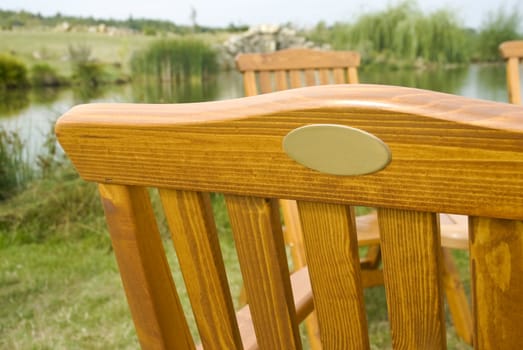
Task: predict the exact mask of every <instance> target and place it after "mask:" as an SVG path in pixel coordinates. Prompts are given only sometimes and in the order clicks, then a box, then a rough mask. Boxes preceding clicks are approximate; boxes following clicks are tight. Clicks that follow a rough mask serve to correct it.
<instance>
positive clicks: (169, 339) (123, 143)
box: [56, 85, 523, 350]
mask: <svg viewBox="0 0 523 350" xmlns="http://www.w3.org/2000/svg"><path fill="white" fill-rule="evenodd" d="M521 118H523V108H521V107H520V106H515V105H509V104H501V103H495V102H488V101H481V100H474V99H468V98H465V97H458V96H452V95H447V94H441V93H436V92H432V91H424V90H417V89H410V88H400V87H387V86H377V85H332V86H319V87H309V88H304V89H295V90H288V91H282V92H277V93H273V94H266V95H260V96H256V97H251V98H242V99H237V100H229V101H219V102H208V103H196V104H178V105H140V104H91V105H83V106H77V107H75V108H73V109H72V110H70V111H69V112H67V113H66V114H65V115H64V116H62V117H61V118H60V119H59V121H58V122H57V126H56V133H57V136H58V139H59V141H60V143H61V145H62V146H63V148H64V150H65V152H66V153H67V155H68V156H69V157H70V159H71V160H72V162H73V164H74V165H75V167H76V169H77V170H78V172H79V173H80V175H81V176H82V177H83V178H84V179H85V180H88V181H94V182H97V183H99V189H100V194H101V197H102V202H103V206H104V209H105V214H106V218H107V222H108V226H109V231H110V233H111V239H112V243H113V248H114V253H115V255H116V259H117V261H118V265H119V269H120V273H121V277H122V281H123V285H124V288H125V291H126V295H127V299H128V302H129V306H130V309H131V314H132V317H133V320H134V323H135V326H136V331H137V334H138V339H139V341H140V344H141V346H142V348H144V349H194V348H195V345H194V341H193V339H192V337H191V335H190V333H189V329H188V326H187V322H186V319H185V315H184V314H183V311H182V309H181V306H180V301H179V299H178V295H177V292H176V289H175V286H174V282H173V280H172V276H171V271H170V270H169V267H168V264H167V262H166V258H165V253H164V252H163V246H162V242H161V238H160V236H159V233H158V229H157V228H156V227H157V226H156V221H155V217H154V214H153V211H152V209H151V204H150V201H149V197H148V191H147V189H146V188H148V187H152V188H158V189H159V193H160V196H161V199H162V203H163V207H164V211H165V214H166V216H167V218H168V223H169V225H170V229H171V232H172V239H173V244H174V245H175V248H176V252H177V255H178V258H179V261H180V269H181V271H182V273H183V276H184V280H185V284H186V288H187V291H188V295H189V298H190V301H191V305H192V309H193V313H194V316H195V319H196V323H197V325H198V330H199V334H200V338H201V342H202V346H203V348H204V349H242V348H244V349H255V348H260V349H270V350H272V349H300V348H301V345H300V336H299V331H298V321H299V320H301V319H303V318H304V317H305V315H306V314H307V313H308V312H309V311H310V310H311V308H312V305H311V304H310V303H309V304H307V303H305V304H304V303H300V302H301V301H303V300H307V298H308V297H307V296H306V295H305V296H303V295H302V294H299V293H298V292H300V293H303V291H293V289H292V287H293V285H296V283H295V282H296V281H297V280H298V279H300V278H303V279H304V280H308V278H309V277H310V283H311V288H312V292H313V299H314V308H315V310H316V311H317V315H318V320H319V325H320V330H321V341H322V345H323V347H324V348H325V349H369V347H370V345H369V340H368V335H367V321H366V316H365V309H364V302H363V287H362V283H361V282H362V281H361V269H360V262H359V256H358V249H357V247H358V242H357V237H356V229H355V217H354V211H353V207H354V206H357V205H363V206H371V207H376V208H378V214H377V215H378V218H379V220H378V221H379V225H380V227H379V229H380V235H381V249H382V252H381V253H382V258H383V271H384V281H385V290H386V295H387V304H388V312H389V319H390V327H391V334H392V343H393V348H398V349H399V348H401V349H403V348H407V349H444V348H445V347H446V339H445V337H446V332H445V318H444V310H443V309H444V308H443V285H442V283H443V282H442V270H443V261H442V255H441V242H440V234H439V223H438V214H437V213H440V212H448V213H456V214H462V215H468V216H469V230H470V254H471V258H470V259H471V266H472V269H471V270H472V274H471V280H472V296H473V303H472V305H473V311H474V315H475V322H474V344H475V347H476V348H477V349H515V348H518V347H519V346H520V343H521V324H523V176H522V174H523V125H522V124H521V122H520V120H521ZM325 124H335V125H336V126H334V127H333V131H332V133H331V132H330V131H329V133H327V134H324V133H323V134H322V132H321V130H322V127H321V125H325ZM311 125H312V127H310V126H311ZM318 125H320V127H318ZM303 126H309V128H306V131H310V132H303V128H302V127H303ZM350 128H357V129H359V130H362V131H363V132H361V131H357V130H353V129H350ZM297 129H299V130H297ZM300 130H301V131H300ZM340 130H341V131H340ZM291 135H294V136H291ZM296 135H298V136H296ZM322 135H323V136H322ZM362 135H363V136H362ZM324 140H328V141H329V142H325V141H324ZM369 140H370V141H369ZM300 142H301V145H310V146H312V147H309V149H308V150H307V149H306V148H304V147H301V146H300ZM296 145H298V146H296ZM387 149H388V151H387ZM300 150H301V151H300ZM369 150H373V151H372V153H373V154H372V155H371V154H369ZM388 152H390V153H388ZM311 156H315V157H311ZM358 157H360V159H365V160H366V161H365V162H362V161H357V159H358ZM378 158H379V159H381V160H380V161H377V159H378ZM314 159H317V160H318V159H319V163H318V162H316V163H315V160H314ZM390 159H392V161H391V162H390V163H387V162H388V161H389V160H390ZM351 160H352V161H351ZM367 163H373V164H371V165H372V166H369V167H367V168H366V169H363V165H365V166H367V165H368V164H367ZM333 166H335V168H333ZM380 168H383V169H382V170H379V169H380ZM314 169H317V170H314ZM340 169H341V170H343V171H344V172H343V173H344V174H347V173H348V174H352V175H340V174H341V173H340V172H339V171H340ZM363 170H364V171H363ZM365 172H368V174H366V175H363V174H364V173H365ZM332 173H334V174H335V175H333V174H332ZM357 174H360V175H357ZM209 192H217V193H224V194H225V198H226V203H227V209H228V212H229V216H230V219H231V226H232V230H233V233H234V236H235V244H236V246H237V251H238V256H239V261H240V266H241V271H242V275H243V277H244V281H245V285H246V290H247V294H248V298H249V305H248V306H246V307H245V308H243V309H242V310H240V311H239V312H238V314H235V313H234V310H233V303H232V298H231V295H230V292H229V286H228V284H227V278H226V275H225V269H224V264H223V260H222V257H221V254H220V248H219V245H218V238H217V236H216V229H215V226H214V222H213V217H212V214H211V209H210V203H209V196H208V193H209ZM279 198H285V199H293V200H296V201H297V205H298V207H299V209H300V214H301V216H300V219H301V225H302V228H303V236H304V241H305V249H306V253H307V258H308V268H307V269H302V270H300V271H299V272H298V273H295V274H293V275H292V276H289V270H288V268H287V259H286V256H285V249H284V241H283V238H282V232H281V225H280V218H279V208H278V202H277V201H276V200H275V199H279ZM300 298H301V299H300Z"/></svg>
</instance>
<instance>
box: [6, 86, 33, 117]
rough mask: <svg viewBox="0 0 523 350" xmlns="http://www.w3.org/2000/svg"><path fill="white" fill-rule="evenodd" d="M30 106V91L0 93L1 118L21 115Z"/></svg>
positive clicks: (16, 90) (20, 90) (19, 90)
mask: <svg viewBox="0 0 523 350" xmlns="http://www.w3.org/2000/svg"><path fill="white" fill-rule="evenodd" d="M28 106H29V94H28V90H25V89H15V90H6V91H2V93H0V118H2V117H4V118H5V117H10V116H12V115H16V114H18V113H20V111H22V110H23V109H24V108H27V107H28Z"/></svg>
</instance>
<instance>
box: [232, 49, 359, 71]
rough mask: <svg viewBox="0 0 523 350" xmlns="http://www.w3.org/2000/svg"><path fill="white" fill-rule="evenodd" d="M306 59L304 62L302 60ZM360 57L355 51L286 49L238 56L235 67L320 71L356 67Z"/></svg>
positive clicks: (244, 69) (256, 69) (241, 69)
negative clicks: (321, 69)
mask: <svg viewBox="0 0 523 350" xmlns="http://www.w3.org/2000/svg"><path fill="white" fill-rule="evenodd" d="M304 57H307V59H306V60H304V59H303V58H304ZM359 64H360V55H359V54H358V53H357V52H355V51H320V50H310V49H287V50H280V51H276V52H271V53H266V54H263V53H262V54H257V53H252V54H240V55H238V56H237V57H236V66H237V67H238V70H239V71H240V72H245V71H249V70H255V71H262V70H268V71H270V70H278V69H281V68H282V67H285V68H286V69H310V68H312V69H320V68H343V67H348V66H349V67H358V66H359Z"/></svg>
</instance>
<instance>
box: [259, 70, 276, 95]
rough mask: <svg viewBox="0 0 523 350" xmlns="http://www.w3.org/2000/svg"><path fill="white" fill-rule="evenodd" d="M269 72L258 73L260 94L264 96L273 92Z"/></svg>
mask: <svg viewBox="0 0 523 350" xmlns="http://www.w3.org/2000/svg"><path fill="white" fill-rule="evenodd" d="M271 75H272V73H271V72H260V73H259V75H258V77H259V79H260V92H261V93H262V94H266V93H268V92H273V91H274V89H273V88H272V80H271V78H272V77H271Z"/></svg>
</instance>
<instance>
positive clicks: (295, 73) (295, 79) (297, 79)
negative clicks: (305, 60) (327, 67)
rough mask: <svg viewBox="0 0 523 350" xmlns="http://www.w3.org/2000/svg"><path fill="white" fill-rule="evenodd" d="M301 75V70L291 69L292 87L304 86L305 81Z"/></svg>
mask: <svg viewBox="0 0 523 350" xmlns="http://www.w3.org/2000/svg"><path fill="white" fill-rule="evenodd" d="M301 75H302V72H301V71H300V70H291V71H289V76H290V79H291V88H293V89H295V88H300V87H302V86H303V83H302V82H301Z"/></svg>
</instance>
